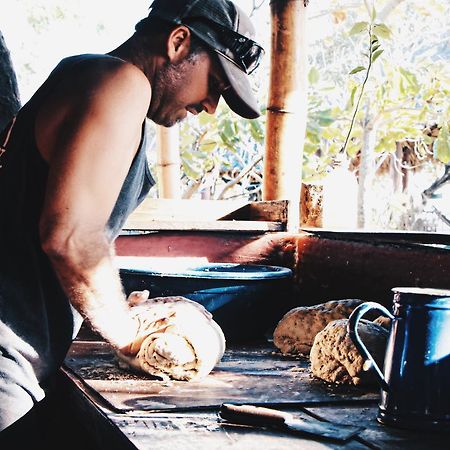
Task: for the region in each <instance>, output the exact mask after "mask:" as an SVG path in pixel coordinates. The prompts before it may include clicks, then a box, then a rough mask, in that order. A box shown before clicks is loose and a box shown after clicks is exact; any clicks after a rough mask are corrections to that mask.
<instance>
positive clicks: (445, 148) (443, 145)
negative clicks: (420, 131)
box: [433, 123, 450, 164]
mask: <svg viewBox="0 0 450 450" xmlns="http://www.w3.org/2000/svg"><path fill="white" fill-rule="evenodd" d="M433 151H434V155H435V158H437V159H439V161H442V162H443V163H444V164H448V163H449V162H450V131H449V124H448V123H446V124H444V125H443V126H442V127H441V129H440V130H439V134H438V137H437V138H436V140H435V141H434V144H433Z"/></svg>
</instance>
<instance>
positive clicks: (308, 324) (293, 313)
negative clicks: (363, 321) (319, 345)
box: [273, 299, 363, 355]
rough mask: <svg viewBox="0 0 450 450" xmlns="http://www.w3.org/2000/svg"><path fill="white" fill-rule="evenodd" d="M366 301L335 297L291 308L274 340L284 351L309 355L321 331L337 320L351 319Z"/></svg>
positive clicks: (279, 324) (277, 329) (274, 334)
mask: <svg viewBox="0 0 450 450" xmlns="http://www.w3.org/2000/svg"><path fill="white" fill-rule="evenodd" d="M361 303H363V300H359V299H345V300H332V301H329V302H327V303H321V304H319V305H314V306H300V307H298V308H294V309H291V310H290V311H289V312H287V313H286V314H285V315H284V317H283V318H282V319H281V320H280V321H279V322H278V325H277V326H276V328H275V331H274V333H273V343H274V344H275V346H276V347H277V348H278V349H279V350H281V352H282V353H284V354H305V355H308V354H309V352H310V350H311V346H312V344H313V341H314V338H315V337H316V334H317V333H318V332H319V331H322V330H323V329H324V328H325V326H326V325H327V324H328V323H329V322H331V321H333V320H336V319H343V318H348V317H349V316H350V314H351V313H352V311H353V310H354V309H355V308H356V307H357V306H358V305H360V304H361Z"/></svg>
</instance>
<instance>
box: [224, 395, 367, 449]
mask: <svg viewBox="0 0 450 450" xmlns="http://www.w3.org/2000/svg"><path fill="white" fill-rule="evenodd" d="M219 415H220V417H221V418H222V419H224V420H226V421H227V422H230V423H234V424H242V425H256V426H269V427H275V428H279V429H285V430H288V431H292V432H295V433H301V434H305V435H310V436H318V437H321V438H325V439H330V440H334V441H344V442H345V441H348V440H349V439H351V438H352V437H354V436H356V435H357V434H358V433H360V432H361V431H362V430H364V428H363V427H356V426H352V425H341V424H335V423H330V422H323V421H321V420H318V419H315V418H314V417H311V418H309V417H308V418H307V419H299V418H296V417H294V416H293V415H292V414H290V413H288V412H284V411H278V410H276V409H271V408H265V407H261V406H253V405H237V404H232V403H223V404H222V406H221V408H220V412H219Z"/></svg>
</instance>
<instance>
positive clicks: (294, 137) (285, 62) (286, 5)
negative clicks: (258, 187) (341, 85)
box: [263, 0, 307, 232]
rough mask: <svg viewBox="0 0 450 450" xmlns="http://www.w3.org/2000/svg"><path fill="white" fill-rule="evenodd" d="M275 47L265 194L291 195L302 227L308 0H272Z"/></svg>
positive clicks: (292, 220) (295, 225) (293, 227)
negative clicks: (301, 195)
mask: <svg viewBox="0 0 450 450" xmlns="http://www.w3.org/2000/svg"><path fill="white" fill-rule="evenodd" d="M270 7H271V22H272V44H271V47H272V52H271V55H272V56H271V58H272V59H271V75H270V92H269V104H268V108H267V122H266V123H267V125H266V149H265V158H264V177H263V182H264V185H263V199H264V200H289V202H290V207H289V218H288V230H289V231H294V232H295V231H297V230H298V229H299V226H300V191H301V184H302V171H301V167H302V162H303V145H304V138H305V130H306V113H307V104H306V101H307V95H306V94H307V51H306V50H307V46H306V39H305V37H306V36H305V35H306V33H305V22H306V7H305V2H304V0H271V2H270Z"/></svg>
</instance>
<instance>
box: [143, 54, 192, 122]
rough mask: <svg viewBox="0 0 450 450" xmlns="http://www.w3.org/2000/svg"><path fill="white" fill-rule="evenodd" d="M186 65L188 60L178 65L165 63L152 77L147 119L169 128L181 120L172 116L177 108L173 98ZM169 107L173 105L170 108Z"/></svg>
mask: <svg viewBox="0 0 450 450" xmlns="http://www.w3.org/2000/svg"><path fill="white" fill-rule="evenodd" d="M187 64H189V61H188V60H183V61H181V62H180V63H178V64H172V63H170V62H167V63H165V64H164V66H163V67H162V68H161V69H160V70H159V71H158V72H157V74H156V75H155V77H154V81H153V84H152V98H151V101H150V107H149V109H148V113H147V117H148V118H149V119H151V120H152V121H153V122H155V123H156V124H158V125H162V126H164V127H171V126H173V125H175V124H176V123H178V122H180V121H181V120H182V119H183V117H176V116H174V114H175V112H176V106H177V104H176V101H174V97H175V95H176V92H177V91H179V89H180V86H181V81H182V78H183V72H184V70H185V69H186V65H187ZM167 105H169V106H167ZM171 105H173V106H172V108H171V107H170V106H171ZM174 109H175V111H174Z"/></svg>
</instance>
